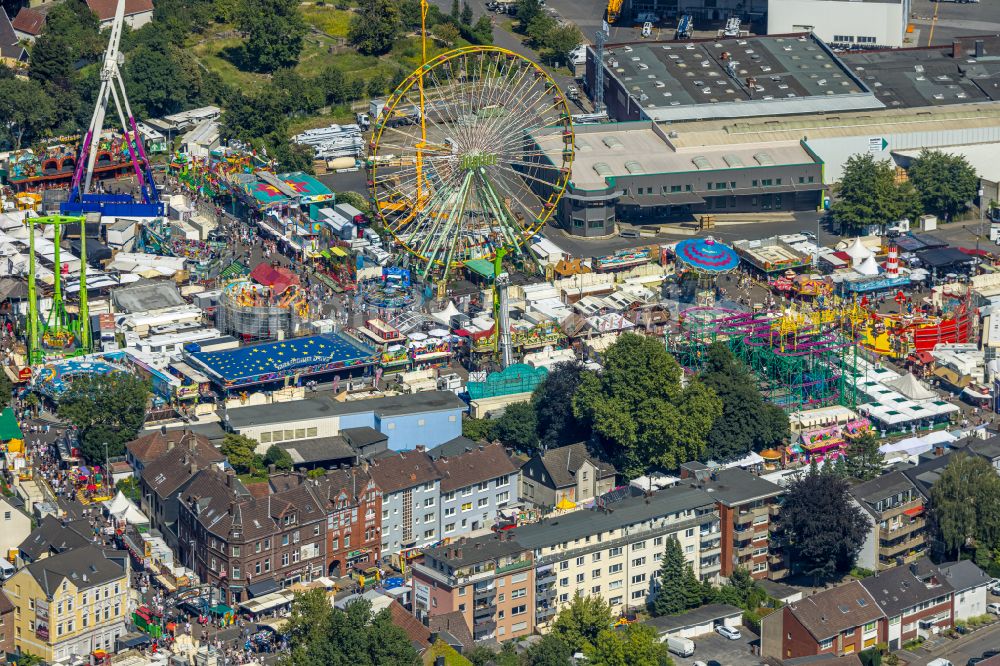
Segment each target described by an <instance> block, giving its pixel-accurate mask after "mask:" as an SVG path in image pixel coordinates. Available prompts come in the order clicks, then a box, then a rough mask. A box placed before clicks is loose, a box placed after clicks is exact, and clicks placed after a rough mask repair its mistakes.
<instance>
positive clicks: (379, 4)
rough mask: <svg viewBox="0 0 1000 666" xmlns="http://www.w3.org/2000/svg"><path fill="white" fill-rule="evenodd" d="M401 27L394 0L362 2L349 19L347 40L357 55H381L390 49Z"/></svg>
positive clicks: (368, 0)
mask: <svg viewBox="0 0 1000 666" xmlns="http://www.w3.org/2000/svg"><path fill="white" fill-rule="evenodd" d="M401 26H402V23H401V21H400V14H399V6H398V5H397V3H396V0H363V2H362V3H361V7H360V9H359V10H358V12H357V13H356V14H355V15H354V16H352V17H351V23H350V25H349V26H348V32H347V39H348V40H349V41H350V42H351V44H353V45H354V47H355V48H356V49H357V50H358V52H359V53H362V54H364V55H382V54H383V53H388V52H389V49H391V48H392V45H393V44H394V43H395V41H396V38H397V37H399V32H400V29H401Z"/></svg>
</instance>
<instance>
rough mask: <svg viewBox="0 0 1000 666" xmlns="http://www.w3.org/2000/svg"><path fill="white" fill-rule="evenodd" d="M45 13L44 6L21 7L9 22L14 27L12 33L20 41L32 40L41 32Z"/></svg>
mask: <svg viewBox="0 0 1000 666" xmlns="http://www.w3.org/2000/svg"><path fill="white" fill-rule="evenodd" d="M32 4H33V3H32ZM46 14H47V12H46V11H45V9H44V8H39V9H35V8H34V7H21V10H20V11H19V12H18V13H17V16H15V17H14V20H12V21H11V22H10V23H11V27H13V28H14V35H15V36H17V38H18V39H19V40H21V41H25V42H34V41H35V39H36V38H37V37H38V36H39V35H40V34H42V29H43V28H44V27H45V16H46Z"/></svg>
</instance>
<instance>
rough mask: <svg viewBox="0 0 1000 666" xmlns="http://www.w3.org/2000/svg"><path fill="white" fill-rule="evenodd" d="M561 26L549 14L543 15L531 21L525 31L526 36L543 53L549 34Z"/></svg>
mask: <svg viewBox="0 0 1000 666" xmlns="http://www.w3.org/2000/svg"><path fill="white" fill-rule="evenodd" d="M558 25H559V24H558V23H557V22H556V20H555V19H554V18H552V17H551V16H549V15H548V14H545V13H542V14H538V15H537V16H535V18H533V19H531V22H530V23H528V27H527V28H526V29H525V31H524V34H526V35H527V36H528V42H529V43H530V44H531V45H532V46H533V47H535V48H536V49H538V50H539V51H541V50H542V49H543V48H545V42H546V39H547V38H548V36H549V33H550V32H552V31H553V30H555V29H556V26H558Z"/></svg>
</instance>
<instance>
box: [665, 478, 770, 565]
mask: <svg viewBox="0 0 1000 666" xmlns="http://www.w3.org/2000/svg"><path fill="white" fill-rule="evenodd" d="M680 471H681V478H682V479H685V480H686V481H687V482H688V483H689V484H690V485H692V486H694V487H696V488H703V489H704V490H706V491H708V492H709V493H711V494H712V497H713V498H715V504H716V509H717V510H718V512H719V534H718V538H719V541H720V544H721V547H722V554H721V558H720V561H721V562H722V569H721V571H720V572H719V573H720V574H721V575H722V576H725V577H728V576H730V575H732V573H733V570H734V569H736V568H738V567H741V568H744V569H746V570H747V571H749V572H750V574H751V575H752V576H753V577H754V578H757V579H763V578H770V579H771V580H777V579H780V578H784V576H785V575H787V573H788V568H787V566H786V564H785V558H784V556H783V554H782V553H781V550H780V548H778V547H777V541H778V540H777V539H775V538H774V536H775V534H776V532H777V530H778V521H777V519H778V516H779V515H780V511H781V505H780V503H779V499H780V496H781V495H782V493H784V489H783V488H782V487H781V486H779V485H777V484H775V483H771V482H770V481H767V480H766V479H762V478H760V477H759V476H757V475H756V474H751V473H750V472H748V471H746V470H745V469H740V468H739V467H732V468H730V469H718V470H710V469H708V467H707V466H705V465H704V464H702V463H699V462H688V463H685V464H683V465H681V470H680Z"/></svg>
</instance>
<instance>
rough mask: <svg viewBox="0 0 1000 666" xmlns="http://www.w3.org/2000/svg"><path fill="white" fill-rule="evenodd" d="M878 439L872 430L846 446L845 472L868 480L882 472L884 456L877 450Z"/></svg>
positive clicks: (856, 477)
mask: <svg viewBox="0 0 1000 666" xmlns="http://www.w3.org/2000/svg"><path fill="white" fill-rule="evenodd" d="M878 447H879V440H878V438H877V437H876V436H875V433H873V432H867V433H865V434H863V435H861V436H860V437H858V438H856V439H855V440H854V441H852V442H851V443H850V445H849V446H848V448H847V460H846V462H845V465H846V468H847V473H848V474H849V475H850V476H851V477H853V478H855V479H858V480H859V481H868V480H870V479H874V478H875V477H877V476H879V475H880V474H882V469H883V468H884V467H885V456H884V455H882V453H881V452H880V451H879V450H878Z"/></svg>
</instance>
